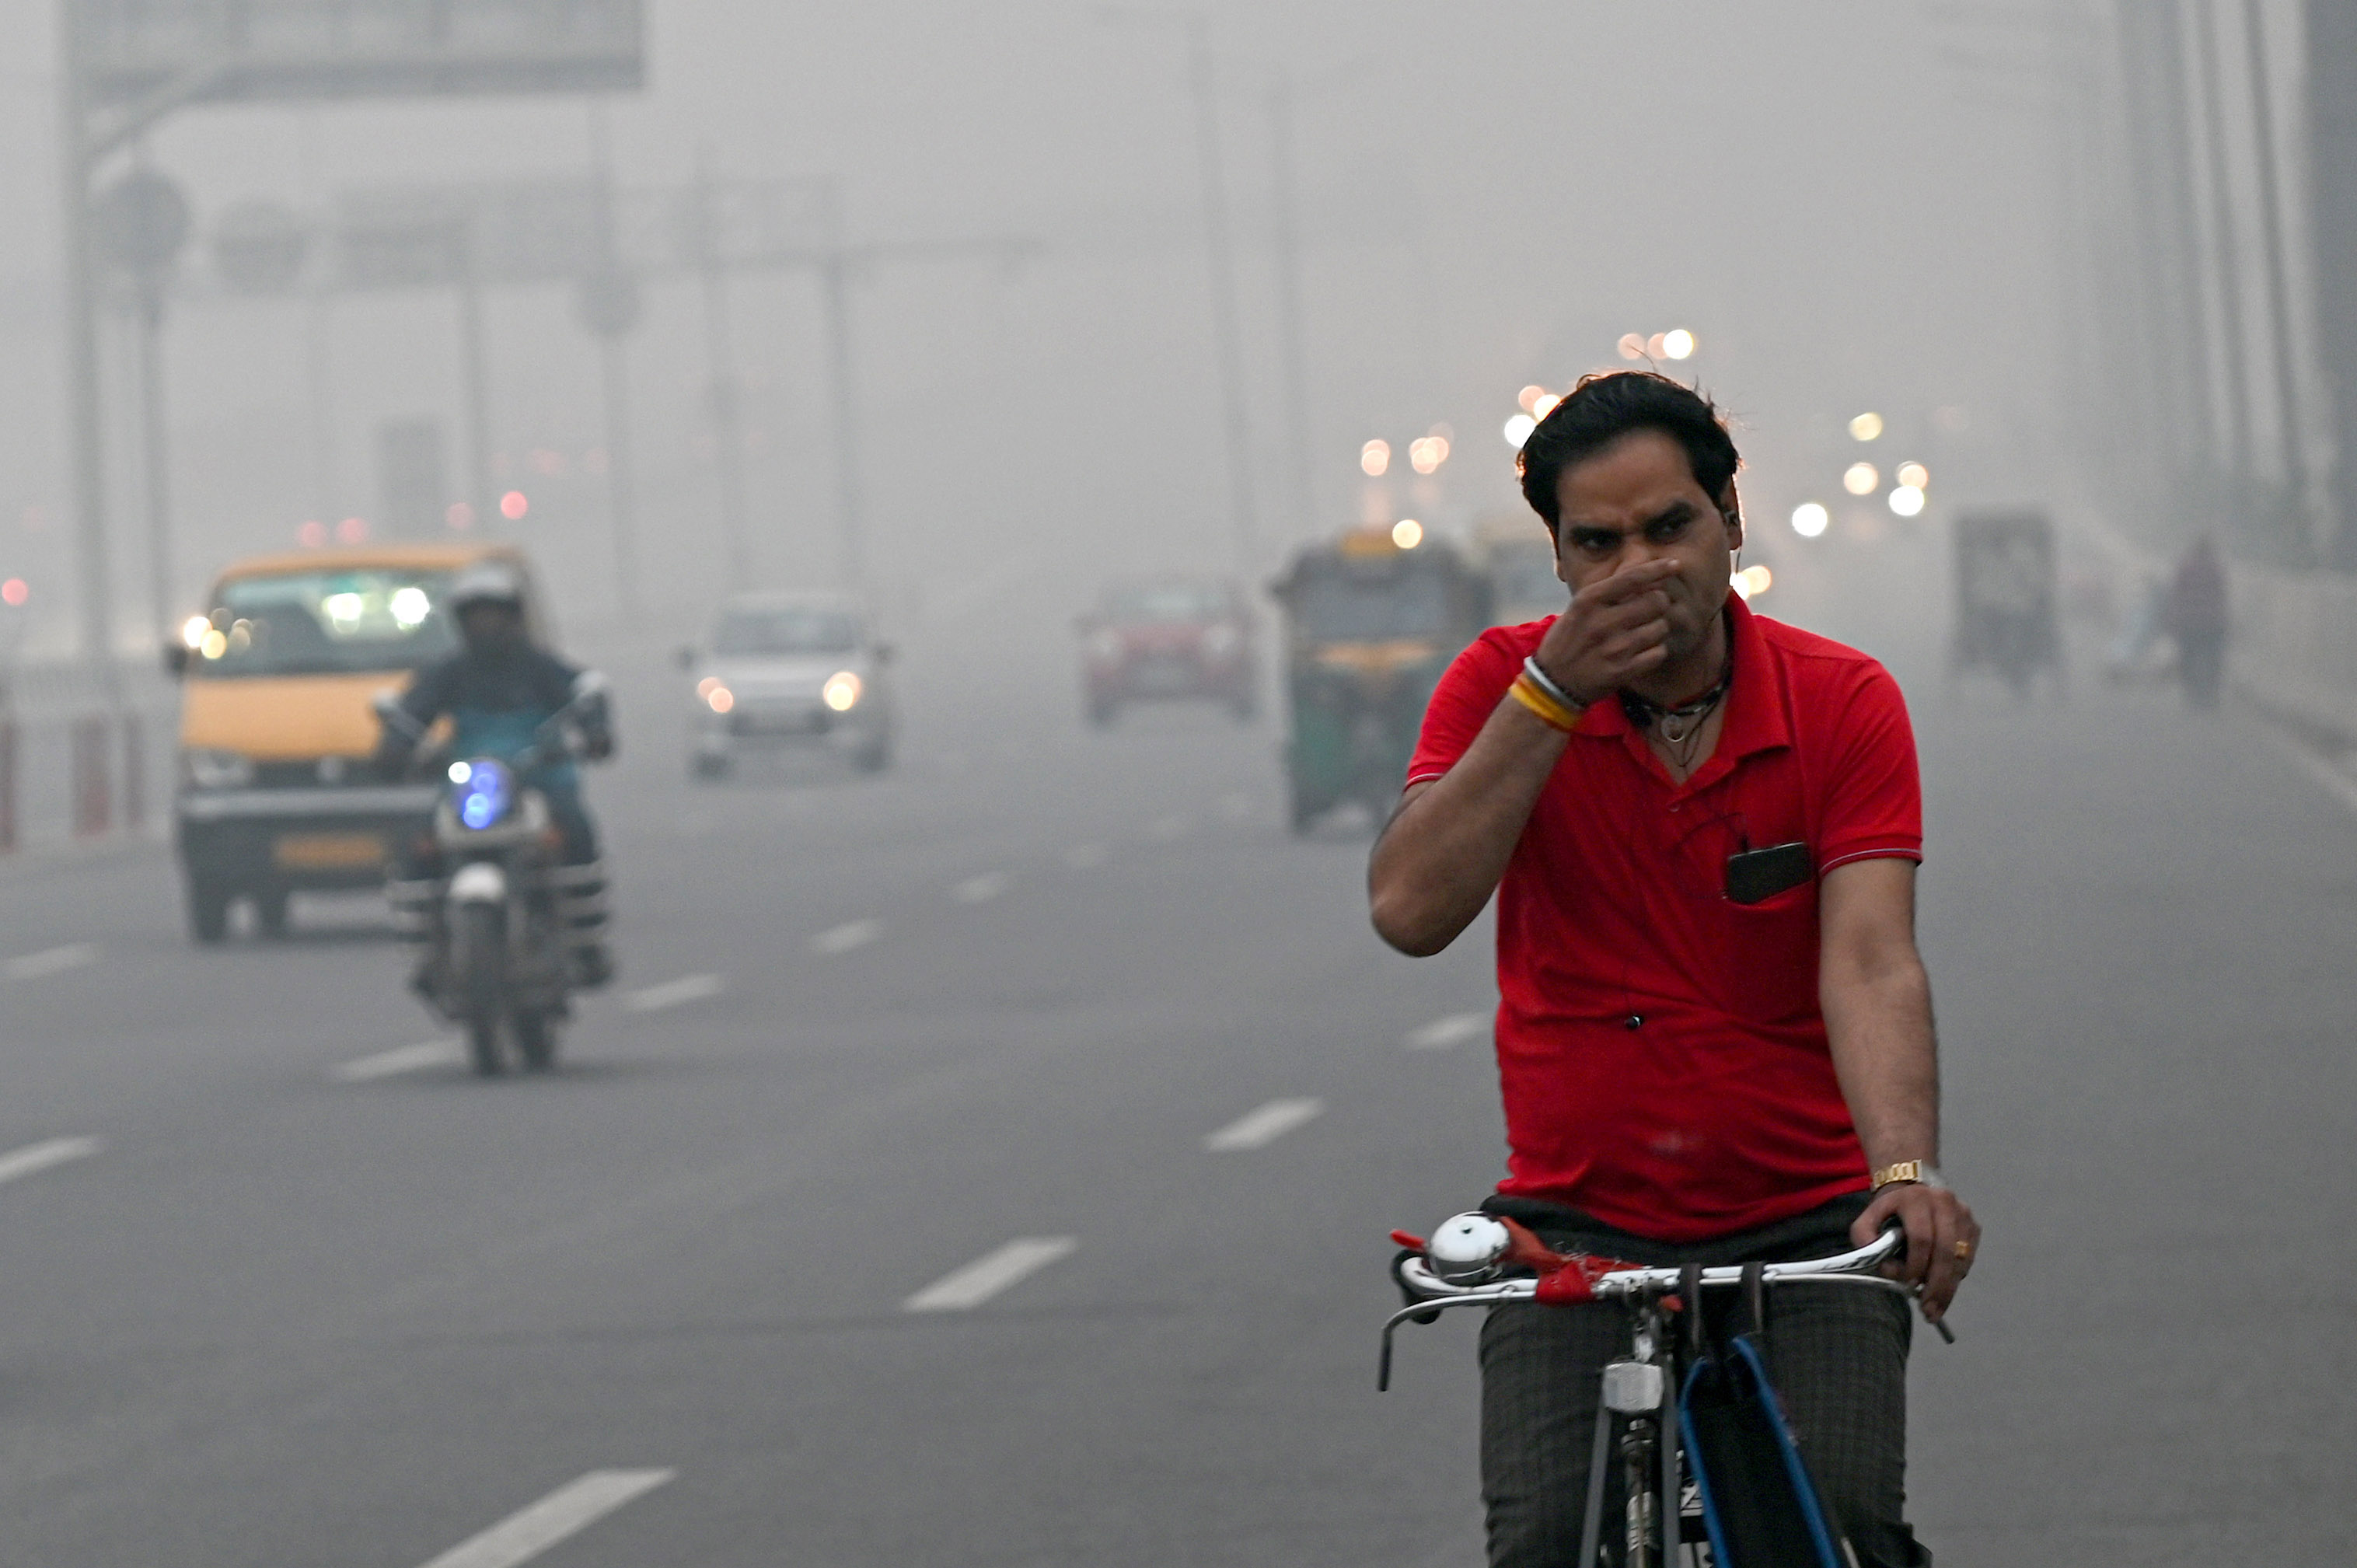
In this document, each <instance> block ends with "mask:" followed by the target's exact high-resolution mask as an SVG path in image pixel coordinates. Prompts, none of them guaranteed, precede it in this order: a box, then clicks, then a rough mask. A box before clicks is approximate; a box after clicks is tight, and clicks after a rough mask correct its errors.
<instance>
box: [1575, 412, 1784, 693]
mask: <svg viewBox="0 0 2357 1568" xmlns="http://www.w3.org/2000/svg"><path fill="white" fill-rule="evenodd" d="M1555 504H1556V506H1557V508H1558V510H1559V512H1560V516H1561V521H1559V522H1558V523H1557V524H1556V527H1555V575H1557V576H1559V577H1561V578H1562V579H1563V580H1564V581H1565V582H1566V583H1567V584H1569V585H1570V586H1571V590H1572V592H1574V593H1577V592H1578V591H1579V590H1580V588H1581V587H1582V586H1583V585H1587V584H1589V583H1594V582H1598V581H1601V580H1602V579H1603V578H1606V577H1609V576H1610V575H1612V574H1613V573H1615V572H1618V571H1620V570H1621V569H1623V568H1625V567H1629V566H1634V565H1637V564H1640V563H1641V562H1646V561H1658V560H1668V561H1674V562H1675V563H1676V564H1677V572H1676V574H1675V575H1673V576H1672V577H1670V578H1669V579H1668V580H1666V581H1665V582H1663V585H1662V592H1663V594H1664V595H1666V596H1668V598H1669V601H1670V604H1669V622H1670V635H1669V642H1668V653H1669V657H1668V659H1667V660H1665V662H1666V663H1668V664H1672V665H1674V664H1676V663H1678V662H1679V661H1680V660H1684V659H1685V658H1686V657H1688V656H1689V655H1691V654H1692V653H1693V652H1694V651H1695V650H1696V649H1698V648H1700V647H1701V646H1702V645H1703V640H1704V639H1705V638H1706V637H1707V636H1708V635H1709V631H1710V626H1711V622H1712V619H1713V618H1715V617H1717V614H1718V612H1719V609H1720V607H1722V606H1724V605H1725V604H1726V603H1727V579H1728V576H1729V575H1730V573H1731V572H1732V570H1733V566H1732V563H1731V562H1730V561H1729V560H1728V555H1729V553H1731V552H1732V551H1734V550H1735V548H1736V547H1737V546H1738V545H1740V544H1741V543H1742V542H1743V529H1742V525H1741V524H1740V523H1739V522H1735V521H1729V515H1730V514H1732V513H1733V512H1734V511H1735V504H1736V503H1735V486H1734V485H1733V483H1732V482H1730V483H1729V484H1728V485H1727V493H1726V494H1725V495H1723V496H1719V497H1716V498H1714V497H1712V496H1711V495H1710V494H1708V493H1707V492H1706V491H1705V490H1704V489H1703V488H1702V486H1701V484H1700V483H1699V482H1697V481H1696V480H1695V476H1694V465H1693V464H1692V463H1690V462H1688V461H1687V459H1686V449H1685V448H1684V447H1683V446H1679V445H1678V443H1677V441H1676V439H1675V438H1674V437H1673V436H1671V435H1667V434H1666V433H1664V432H1663V431H1659V430H1632V431H1631V432H1630V433H1629V434H1628V435H1623V436H1621V437H1620V439H1618V440H1616V441H1614V442H1613V443H1612V444H1611V445H1610V446H1606V447H1604V448H1603V449H1602V450H1600V451H1598V452H1597V453H1595V454H1594V455H1593V456H1588V457H1586V458H1584V459H1582V460H1581V461H1579V462H1577V463H1575V464H1573V465H1572V466H1571V467H1567V468H1566V469H1565V470H1564V471H1563V472H1562V473H1561V474H1560V475H1558V476H1557V477H1556V479H1555Z"/></svg>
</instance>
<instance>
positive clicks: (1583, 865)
mask: <svg viewBox="0 0 2357 1568" xmlns="http://www.w3.org/2000/svg"><path fill="white" fill-rule="evenodd" d="M1727 616H1728V619H1729V623H1730V625H1731V627H1732V628H1733V631H1734V636H1735V681H1734V684H1733V686H1732V687H1731V688H1730V689H1729V691H1728V693H1727V717H1726V722H1725V724H1724V725H1723V727H1722V730H1721V733H1720V736H1719V740H1718V746H1717V750H1715V751H1714V752H1713V753H1712V754H1711V757H1710V760H1709V761H1708V762H1706V763H1705V764H1704V765H1703V766H1702V767H1701V768H1698V769H1697V770H1696V771H1695V774H1694V776H1693V777H1692V778H1690V779H1687V780H1686V781H1685V782H1684V784H1672V783H1671V782H1670V778H1669V774H1668V771H1667V770H1666V769H1664V768H1663V766H1662V765H1661V763H1660V761H1659V760H1658V759H1656V758H1655V757H1654V756H1653V755H1652V752H1651V751H1650V750H1649V749H1648V748H1647V747H1646V745H1645V740H1644V736H1642V734H1641V733H1639V732H1638V731H1636V730H1633V729H1631V726H1630V725H1629V721H1628V719H1627V717H1626V715H1625V714H1623V713H1622V711H1621V708H1620V703H1617V702H1610V701H1606V702H1601V703H1596V704H1595V705H1594V706H1592V707H1590V708H1589V709H1588V710H1587V713H1586V714H1585V715H1584V716H1583V717H1582V718H1581V720H1580V724H1579V728H1578V730H1577V733H1575V734H1574V735H1573V736H1572V737H1571V743H1570V745H1568V746H1566V747H1565V748H1564V754H1563V757H1562V759H1561V760H1560V761H1559V762H1558V763H1557V764H1556V765H1555V776H1554V777H1553V778H1552V779H1549V780H1548V781H1547V784H1546V787H1545V789H1543V790H1542V791H1541V792H1540V794H1539V798H1538V803H1537V804H1536V805H1535V806H1534V808H1533V809H1532V811H1531V817H1530V822H1529V824H1528V825H1527V826H1526V827H1524V829H1523V837H1522V842H1521V843H1518V844H1517V845H1516V846H1515V848H1514V854H1513V857H1512V859H1511V860H1510V861H1508V862H1507V865H1506V874H1505V876H1504V879H1503V880H1502V881H1501V883H1500V885H1499V888H1498V990H1499V993H1500V996H1501V1001H1500V1004H1499V1008H1498V1030H1497V1038H1498V1070H1499V1078H1500V1080H1501V1088H1502V1090H1503V1091H1504V1095H1505V1105H1506V1143H1507V1147H1508V1158H1507V1169H1508V1173H1509V1174H1508V1176H1507V1178H1506V1180H1505V1181H1504V1182H1503V1183H1501V1185H1500V1187H1499V1190H1500V1191H1501V1192H1505V1193H1511V1194H1513V1195H1516V1196H1519V1197H1538V1198H1545V1199H1548V1200H1550V1201H1552V1202H1555V1203H1562V1204H1567V1205H1569V1206H1571V1207H1572V1208H1577V1209H1580V1210H1583V1211H1585V1212H1587V1213H1588V1214H1592V1215H1594V1216H1595V1217H1596V1218H1598V1219H1601V1220H1603V1221H1605V1222H1606V1223H1607V1224H1609V1225H1613V1226H1617V1227H1619V1228H1620V1229H1621V1230H1629V1231H1633V1232H1635V1233H1636V1234H1638V1235H1641V1236H1650V1237H1655V1238H1658V1239H1661V1240H1676V1241H1686V1240H1700V1239H1703V1238H1706V1237H1712V1236H1719V1235H1725V1234H1727V1233H1728V1232H1730V1231H1735V1230H1747V1229H1749V1228H1750V1227H1752V1226H1755V1225H1764V1224H1768V1223H1770V1222H1771V1221H1773V1220H1777V1219H1785V1218H1788V1217H1789V1216H1792V1215H1795V1214H1800V1213H1803V1212H1805V1211H1806V1210H1808V1209H1810V1208H1815V1207H1816V1206H1817V1205H1819V1204H1821V1203H1824V1202H1826V1201H1828V1200H1829V1199H1831V1198H1834V1197H1838V1196H1840V1195H1841V1194H1843V1193H1846V1192H1854V1191H1857V1189H1859V1188H1861V1187H1864V1186H1865V1185H1866V1180H1867V1170H1866V1157H1865V1155H1864V1153H1863V1152H1862V1151H1861V1149H1860V1148H1859V1145H1858V1141H1857V1131H1856V1129H1855V1128H1854V1127H1853V1126H1852V1125H1851V1122H1850V1114H1849V1107H1848V1106H1847V1104H1846V1102H1845V1101H1843V1099H1842V1093H1841V1086H1840V1084H1839V1083H1837V1082H1836V1081H1835V1078H1834V1067H1833V1058H1832V1055H1831V1052H1830V1051H1829V1050H1828V1048H1827V1047H1826V1043H1825V1023H1824V1014H1823V1013H1822V1012H1821V1011H1820V1010H1819V1008H1818V1005H1817V886H1818V884H1817V882H1816V881H1815V880H1811V881H1807V882H1804V883H1803V884H1802V885H1801V886H1797V887H1793V888H1792V889H1789V890H1788V891H1785V892H1782V893H1779V894H1777V895H1775V896H1774V897H1770V898H1769V899H1767V900H1766V901H1764V902H1762V903H1758V904H1752V905H1740V904H1736V903H1733V902H1731V901H1730V900H1729V899H1728V898H1727V896H1726V891H1725V887H1726V875H1727V857H1728V856H1729V855H1731V854H1738V853H1740V852H1741V851H1744V850H1747V849H1765V848H1767V847H1769V846H1770V845H1773V844H1782V843H1793V842H1795V841H1798V842H1800V843H1805V844H1807V845H1808V846H1809V850H1810V854H1811V857H1812V859H1813V862H1814V864H1815V866H1816V873H1817V877H1818V878H1822V877H1823V876H1824V874H1825V873H1826V872H1827V871H1830V870H1831V869H1833V868H1834V867H1835V866H1836V865H1842V864H1843V863H1844V862H1846V861H1852V860H1862V859H1867V858H1869V857H1873V856H1878V855H1895V856H1901V857H1904V858H1906V859H1909V860H1921V858H1922V844H1923V828H1922V803H1921V789H1920V787H1919V785H1918V782H1917V778H1916V770H1915V740H1914V736H1913V733H1912V732H1911V731H1910V729H1909V727H1908V723H1907V707H1906V703H1905V702H1904V701H1903V700H1902V699H1901V698H1900V693H1899V686H1898V683H1897V682H1894V681H1892V680H1891V678H1890V676H1889V673H1888V672H1887V671H1884V670H1883V668H1882V666H1881V665H1879V664H1878V663H1876V662H1875V661H1874V660H1871V659H1869V658H1867V656H1866V655H1864V654H1862V653H1858V652H1857V651H1855V650H1851V649H1847V648H1844V647H1843V646H1841V645H1840V644H1839V643H1835V642H1829V641H1827V640H1826V639H1824V638H1822V637H1816V636H1813V635H1812V634H1811V633H1808V632H1805V631H1802V630H1799V629H1797V628H1792V627H1789V626H1783V625H1781V624H1779V623H1778V622H1775V621H1772V620H1767V619H1764V618H1760V617H1759V616H1755V615H1753V614H1752V613H1751V612H1750V610H1749V608H1748V607H1745V605H1744V604H1743V602H1742V601H1741V600H1740V599H1738V598H1735V597H1733V596H1729V598H1728V600H1727ZM1551 624H1553V621H1552V618H1550V619H1548V620H1541V621H1533V622H1531V623H1529V624H1528V625H1525V626H1514V627H1498V628H1492V629H1491V630H1490V631H1487V632H1484V633H1483V634H1482V635H1481V637H1480V639H1479V640H1478V641H1476V642H1475V643H1474V644H1473V645H1472V646H1471V647H1470V648H1468V649H1467V650H1465V651H1464V652H1463V653H1462V654H1460V655H1459V656H1458V660H1457V661H1456V663H1455V664H1454V665H1452V666H1451V667H1450V669H1449V671H1448V674H1447V675H1445V676H1444V677H1442V679H1441V682H1440V685H1439V687H1438V688H1437V690H1436V691H1435V692H1434V693H1433V696H1432V703H1431V706H1430V708H1429V709H1428V710H1427V711H1426V714H1425V721H1424V734H1423V738H1422V740H1421V742H1420V744H1419V745H1418V746H1417V747H1416V753H1415V761H1414V762H1413V763H1412V764H1410V766H1409V768H1408V782H1409V783H1410V784H1415V783H1417V782H1419V781H1421V780H1424V779H1436V778H1438V777H1439V776H1440V775H1441V774H1443V773H1446V772H1447V771H1448V769H1449V768H1450V767H1451V766H1453V765H1454V764H1455V763H1456V761H1457V759H1458V757H1462V756H1463V755H1464V754H1465V750H1466V748H1467V747H1468V746H1470V745H1471V744H1472V742H1473V737H1474V736H1476V735H1478V734H1480V730H1481V726H1482V725H1485V724H1487V723H1488V722H1489V719H1490V715H1491V714H1492V713H1493V712H1495V711H1496V709H1497V706H1498V703H1499V701H1500V699H1501V698H1502V697H1503V696H1504V695H1505V692H1506V688H1507V686H1508V685H1510V684H1511V683H1512V681H1513V678H1514V676H1515V674H1516V673H1517V672H1518V671H1520V670H1521V669H1522V666H1523V658H1524V657H1525V656H1526V655H1528V654H1530V653H1531V652H1533V651H1534V650H1536V649H1537V647H1538V645H1539V639H1540V638H1541V637H1542V636H1544V633H1545V631H1546V628H1548V627H1549V626H1550V625H1551Z"/></svg>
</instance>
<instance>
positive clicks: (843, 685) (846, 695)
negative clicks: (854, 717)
mask: <svg viewBox="0 0 2357 1568" xmlns="http://www.w3.org/2000/svg"><path fill="white" fill-rule="evenodd" d="M818 694H819V696H820V697H821V698H822V699H823V701H824V702H825V703H826V705H827V706H828V707H830V708H833V709H834V711H835V712H836V713H838V714H847V713H849V712H850V711H851V710H852V709H853V708H855V707H856V706H858V705H859V677H858V676H856V675H855V674H853V673H852V672H851V671H848V670H838V671H835V672H834V674H832V675H830V676H828V677H827V678H826V684H825V685H823V686H822V687H820V688H819V692H818Z"/></svg>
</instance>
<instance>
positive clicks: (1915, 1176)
mask: <svg viewBox="0 0 2357 1568" xmlns="http://www.w3.org/2000/svg"><path fill="white" fill-rule="evenodd" d="M1900 1182H1913V1183H1915V1184H1916V1185H1917V1186H1919V1187H1932V1188H1935V1189H1937V1190H1939V1191H1943V1192H1944V1191H1946V1190H1947V1187H1948V1184H1947V1182H1946V1181H1945V1180H1944V1179H1943V1178H1942V1176H1941V1175H1940V1167H1939V1166H1937V1165H1933V1164H1932V1162H1931V1161H1929V1160H1901V1161H1900V1162H1899V1163H1898V1164H1897V1165H1884V1166H1883V1167H1882V1168H1881V1169H1880V1170H1878V1171H1876V1172H1875V1173H1874V1190H1875V1191H1877V1192H1880V1191H1881V1190H1882V1189H1883V1188H1884V1187H1890V1186H1893V1185H1895V1184H1897V1183H1900Z"/></svg>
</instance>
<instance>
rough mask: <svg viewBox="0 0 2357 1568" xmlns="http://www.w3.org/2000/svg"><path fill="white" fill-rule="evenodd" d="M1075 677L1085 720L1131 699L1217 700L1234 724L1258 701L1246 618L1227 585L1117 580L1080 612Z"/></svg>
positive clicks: (1099, 721) (1095, 721) (1100, 718)
mask: <svg viewBox="0 0 2357 1568" xmlns="http://www.w3.org/2000/svg"><path fill="white" fill-rule="evenodd" d="M1080 627H1081V676H1082V689H1083V693H1084V700H1085V701H1086V703H1087V705H1088V714H1089V722H1090V723H1091V724H1092V725H1109V724H1111V723H1113V721H1114V715H1116V714H1119V713H1120V712H1121V710H1122V709H1123V707H1125V705H1127V704H1129V703H1149V702H1164V701H1168V700H1170V699H1173V698H1198V699H1209V700H1210V701H1211V702H1215V703H1225V704H1226V705H1227V708H1228V711H1229V712H1230V713H1232V714H1234V715H1235V716H1236V720H1237V722H1238V723H1244V722H1248V721H1249V720H1250V719H1251V718H1252V717H1253V715H1254V713H1256V712H1257V711H1258V709H1259V706H1260V668H1259V665H1260V661H1259V660H1258V659H1257V658H1256V657H1255V656H1254V649H1253V627H1252V618H1251V617H1250V616H1248V615H1247V614H1246V613H1245V611H1244V603H1243V596H1241V595H1240V594H1238V593H1237V592H1236V590H1235V587H1234V585H1232V584H1229V583H1222V582H1219V581H1216V580H1213V579H1206V578H1197V577H1162V578H1156V579H1154V580H1152V581H1148V582H1139V583H1126V584H1119V585H1115V586H1114V587H1112V588H1109V589H1107V590H1106V591H1105V595H1104V597H1103V600H1102V601H1101V602H1100V603H1099V605H1098V607H1097V608H1096V609H1095V610H1093V611H1092V612H1091V613H1090V614H1088V615H1085V616H1082V618H1081V621H1080Z"/></svg>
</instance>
